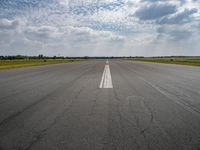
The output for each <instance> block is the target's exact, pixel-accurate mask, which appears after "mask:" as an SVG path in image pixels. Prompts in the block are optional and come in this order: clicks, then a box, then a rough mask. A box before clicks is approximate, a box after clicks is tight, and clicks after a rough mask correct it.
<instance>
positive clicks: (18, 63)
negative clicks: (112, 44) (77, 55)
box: [0, 59, 81, 70]
mask: <svg viewBox="0 0 200 150" xmlns="http://www.w3.org/2000/svg"><path fill="white" fill-rule="evenodd" d="M74 61H75V62H76V61H81V59H25V60H0V70H5V69H13V68H22V67H31V66H41V65H49V64H59V63H68V62H74Z"/></svg>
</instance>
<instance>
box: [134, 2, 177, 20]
mask: <svg viewBox="0 0 200 150" xmlns="http://www.w3.org/2000/svg"><path fill="white" fill-rule="evenodd" d="M176 11H177V8H176V5H174V4H170V3H154V4H150V5H145V6H143V7H141V8H139V9H138V10H137V11H136V12H135V15H136V17H138V18H139V19H141V20H153V19H158V18H160V17H163V16H166V15H169V14H173V13H175V12H176Z"/></svg>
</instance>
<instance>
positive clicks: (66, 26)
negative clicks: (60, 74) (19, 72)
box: [0, 0, 200, 56]
mask: <svg viewBox="0 0 200 150" xmlns="http://www.w3.org/2000/svg"><path fill="white" fill-rule="evenodd" d="M15 54H23V55H38V54H44V55H51V56H52V55H64V56H86V55H87V56H131V55H132V56H138V55H140V56H141V55H143V56H158V55H200V0H0V55H15Z"/></svg>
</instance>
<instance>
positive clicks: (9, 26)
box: [0, 19, 19, 30]
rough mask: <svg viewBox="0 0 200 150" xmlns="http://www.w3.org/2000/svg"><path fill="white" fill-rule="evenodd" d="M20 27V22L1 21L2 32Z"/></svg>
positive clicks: (0, 28)
mask: <svg viewBox="0 0 200 150" xmlns="http://www.w3.org/2000/svg"><path fill="white" fill-rule="evenodd" d="M18 26H19V21H18V20H8V19H1V20H0V30H15V29H17V27H18Z"/></svg>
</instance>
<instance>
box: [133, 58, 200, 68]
mask: <svg viewBox="0 0 200 150" xmlns="http://www.w3.org/2000/svg"><path fill="white" fill-rule="evenodd" d="M130 60H133V61H144V62H154V63H164V64H178V65H189V66H200V57H177V58H176V57H166V58H165V57H164V58H161V57H158V58H157V57H156V58H131V59H130Z"/></svg>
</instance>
